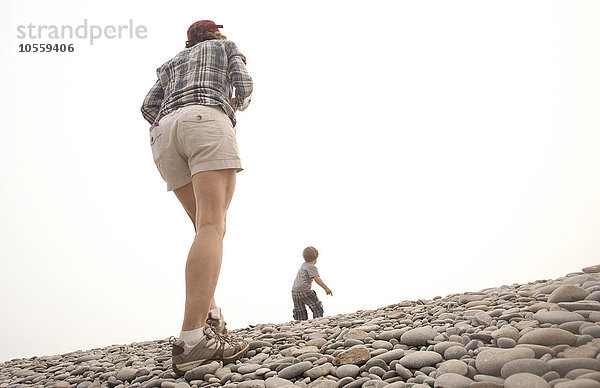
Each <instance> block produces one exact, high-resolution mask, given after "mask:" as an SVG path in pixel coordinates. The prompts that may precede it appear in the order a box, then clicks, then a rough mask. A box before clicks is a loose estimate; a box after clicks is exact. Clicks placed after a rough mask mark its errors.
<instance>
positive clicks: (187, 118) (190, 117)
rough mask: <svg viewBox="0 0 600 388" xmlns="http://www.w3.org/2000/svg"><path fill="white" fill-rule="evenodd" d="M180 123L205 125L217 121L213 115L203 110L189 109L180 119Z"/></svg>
mask: <svg viewBox="0 0 600 388" xmlns="http://www.w3.org/2000/svg"><path fill="white" fill-rule="evenodd" d="M180 120H181V122H182V123H185V124H195V125H206V124H208V123H210V122H214V121H216V120H217V116H216V115H215V113H213V112H210V111H207V110H203V109H190V110H188V111H187V112H185V113H184V114H182V115H181V118H180Z"/></svg>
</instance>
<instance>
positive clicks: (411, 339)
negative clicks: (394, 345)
mask: <svg viewBox="0 0 600 388" xmlns="http://www.w3.org/2000/svg"><path fill="white" fill-rule="evenodd" d="M437 334H438V332H437V331H435V330H434V329H433V328H431V327H429V326H427V327H418V328H416V329H411V330H409V331H407V332H406V333H404V334H402V337H400V342H402V343H403V344H404V345H409V346H424V345H427V344H428V342H427V341H430V340H432V339H434V338H435V336H437Z"/></svg>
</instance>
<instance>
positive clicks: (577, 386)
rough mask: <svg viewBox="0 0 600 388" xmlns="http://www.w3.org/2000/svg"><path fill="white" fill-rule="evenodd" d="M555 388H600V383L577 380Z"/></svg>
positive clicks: (561, 383) (564, 382) (565, 382)
mask: <svg viewBox="0 0 600 388" xmlns="http://www.w3.org/2000/svg"><path fill="white" fill-rule="evenodd" d="M554 388H600V382H598V381H596V380H593V379H576V380H573V381H563V382H560V383H558V384H556V385H555V386H554Z"/></svg>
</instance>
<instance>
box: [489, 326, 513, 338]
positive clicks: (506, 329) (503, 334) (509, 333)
mask: <svg viewBox="0 0 600 388" xmlns="http://www.w3.org/2000/svg"><path fill="white" fill-rule="evenodd" d="M491 335H492V338H493V339H495V340H497V339H498V338H512V339H514V340H515V341H518V340H519V330H517V329H515V328H514V327H512V326H510V325H504V326H502V327H501V328H499V329H497V330H494V331H492V333H491Z"/></svg>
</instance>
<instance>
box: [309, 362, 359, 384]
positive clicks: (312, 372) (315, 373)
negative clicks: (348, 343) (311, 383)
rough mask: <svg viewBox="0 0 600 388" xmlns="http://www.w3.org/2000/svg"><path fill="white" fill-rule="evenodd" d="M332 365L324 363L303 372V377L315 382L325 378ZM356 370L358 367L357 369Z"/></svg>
mask: <svg viewBox="0 0 600 388" xmlns="http://www.w3.org/2000/svg"><path fill="white" fill-rule="evenodd" d="M332 366H333V365H331V363H329V362H326V363H325V364H323V365H318V366H315V367H313V368H310V369H309V370H307V371H306V372H304V376H306V377H310V378H311V379H312V380H316V379H318V378H319V377H321V376H326V375H328V374H329V373H330V371H331V368H332ZM357 368H358V367H357Z"/></svg>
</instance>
